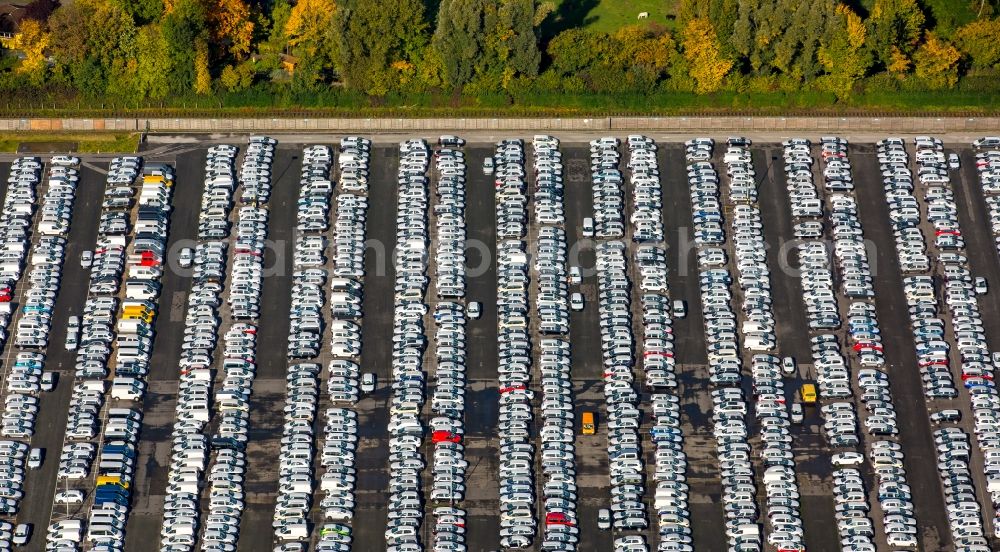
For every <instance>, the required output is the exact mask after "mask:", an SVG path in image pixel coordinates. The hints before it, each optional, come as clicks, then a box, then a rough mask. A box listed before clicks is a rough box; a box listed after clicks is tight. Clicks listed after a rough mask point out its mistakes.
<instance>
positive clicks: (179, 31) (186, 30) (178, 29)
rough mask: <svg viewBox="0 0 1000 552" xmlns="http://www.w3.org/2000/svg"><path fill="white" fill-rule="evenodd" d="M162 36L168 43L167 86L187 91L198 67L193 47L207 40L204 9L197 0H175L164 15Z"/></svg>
mask: <svg viewBox="0 0 1000 552" xmlns="http://www.w3.org/2000/svg"><path fill="white" fill-rule="evenodd" d="M161 29H162V32H163V36H164V38H165V39H166V42H167V44H168V45H169V48H168V50H167V51H168V53H169V55H170V73H169V74H167V75H165V78H166V79H168V80H167V82H168V83H169V85H170V89H171V90H172V91H174V92H177V93H181V94H183V93H186V92H189V91H191V90H193V89H194V88H195V80H196V77H197V70H196V67H195V57H196V56H195V50H196V48H192V46H194V45H196V44H198V42H199V41H203V40H205V39H206V37H207V35H208V32H207V29H206V25H205V12H204V8H203V6H202V4H201V3H200V2H199V0H176V1H175V2H174V3H173V9H172V10H171V11H170V12H169V13H167V15H166V16H164V18H163V22H162V24H161Z"/></svg>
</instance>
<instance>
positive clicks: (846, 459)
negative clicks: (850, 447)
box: [830, 452, 865, 467]
mask: <svg viewBox="0 0 1000 552" xmlns="http://www.w3.org/2000/svg"><path fill="white" fill-rule="evenodd" d="M830 461H831V462H833V465H834V466H838V467H844V466H859V465H861V464H862V463H864V461H865V455H863V454H861V453H860V452H841V453H839V454H834V455H833V457H832V458H830Z"/></svg>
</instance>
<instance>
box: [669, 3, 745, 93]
mask: <svg viewBox="0 0 1000 552" xmlns="http://www.w3.org/2000/svg"><path fill="white" fill-rule="evenodd" d="M681 36H682V44H683V46H684V58H685V59H686V60H687V62H688V65H689V67H690V72H691V77H692V78H694V80H695V82H696V83H697V86H696V91H697V92H698V93H699V94H707V93H710V92H715V91H716V90H718V89H719V88H720V87H721V86H722V79H723V78H725V76H726V73H728V72H729V70H730V69H732V67H733V62H732V61H731V60H729V59H725V58H723V57H722V56H721V55H720V53H719V41H718V37H716V35H715V29H714V28H712V24H711V22H709V21H708V20H707V19H704V18H700V17H699V18H695V19H692V20H691V21H689V22H688V24H687V25H685V26H684V30H683V32H682V35H681Z"/></svg>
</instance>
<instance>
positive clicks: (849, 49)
mask: <svg viewBox="0 0 1000 552" xmlns="http://www.w3.org/2000/svg"><path fill="white" fill-rule="evenodd" d="M831 31H832V32H831V33H830V36H829V37H828V38H827V39H826V40H825V41H824V44H823V45H822V46H820V51H819V59H820V62H821V63H822V64H823V68H824V69H825V70H826V73H827V74H826V76H824V77H823V78H822V79H821V80H820V82H821V83H822V84H823V87H824V88H826V89H827V90H830V91H831V92H833V93H835V94H837V97H839V98H846V97H848V96H850V94H851V89H852V88H853V87H854V83H855V82H857V81H858V80H860V79H861V78H863V77H864V76H865V74H866V73H867V72H868V68H869V67H870V66H871V63H872V57H871V52H870V51H869V50H868V49H867V48H866V46H865V40H866V38H867V35H868V30H867V29H866V28H865V24H864V22H863V21H862V20H861V17H859V16H858V15H857V14H856V13H854V12H853V11H851V9H850V8H849V7H847V6H846V5H841V6H838V7H837V13H836V17H835V18H834V24H833V26H832V29H831Z"/></svg>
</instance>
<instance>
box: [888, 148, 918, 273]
mask: <svg viewBox="0 0 1000 552" xmlns="http://www.w3.org/2000/svg"><path fill="white" fill-rule="evenodd" d="M876 147H877V151H878V162H879V168H880V170H881V171H882V183H883V189H884V190H885V200H886V204H887V205H888V207H889V222H890V224H891V225H892V233H893V236H894V237H895V241H896V255H897V258H898V259H899V267H900V269H901V270H902V271H903V272H907V273H922V272H927V271H929V270H930V257H928V256H927V244H926V243H924V234H923V231H922V230H921V229H920V218H921V217H920V206H919V204H918V203H917V198H916V196H914V195H913V175H912V173H911V172H910V168H909V154H907V153H906V147H905V145H904V142H903V139H902V138H886V139H885V140H880V141H879V142H878V143H877V145H876Z"/></svg>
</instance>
